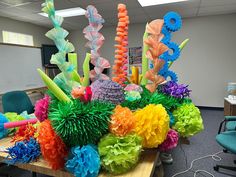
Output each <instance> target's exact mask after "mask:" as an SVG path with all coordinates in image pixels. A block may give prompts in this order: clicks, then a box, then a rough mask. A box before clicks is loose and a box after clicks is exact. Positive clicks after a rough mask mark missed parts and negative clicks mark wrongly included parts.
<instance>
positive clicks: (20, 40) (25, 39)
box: [2, 31, 34, 46]
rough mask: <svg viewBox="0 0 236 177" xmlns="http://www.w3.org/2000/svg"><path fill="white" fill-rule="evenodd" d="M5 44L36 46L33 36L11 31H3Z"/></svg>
mask: <svg viewBox="0 0 236 177" xmlns="http://www.w3.org/2000/svg"><path fill="white" fill-rule="evenodd" d="M2 37H3V42H4V43H10V44H20V45H28V46H34V41H33V36H32V35H28V34H22V33H14V32H10V31H2Z"/></svg>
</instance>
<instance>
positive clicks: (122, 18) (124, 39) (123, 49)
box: [112, 4, 129, 86]
mask: <svg viewBox="0 0 236 177" xmlns="http://www.w3.org/2000/svg"><path fill="white" fill-rule="evenodd" d="M128 25H129V16H128V11H127V9H126V5H124V4H118V26H117V28H116V37H115V41H116V42H117V44H116V45H115V48H116V50H115V63H114V65H113V74H114V77H113V78H112V80H113V81H114V82H117V83H119V84H120V85H122V86H125V83H124V82H125V81H126V76H127V63H128Z"/></svg>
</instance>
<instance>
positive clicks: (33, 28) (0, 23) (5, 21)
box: [0, 17, 52, 47]
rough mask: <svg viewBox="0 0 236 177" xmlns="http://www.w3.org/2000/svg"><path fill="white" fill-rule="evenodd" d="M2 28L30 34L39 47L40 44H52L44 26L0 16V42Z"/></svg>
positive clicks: (0, 39) (1, 40) (0, 40)
mask: <svg viewBox="0 0 236 177" xmlns="http://www.w3.org/2000/svg"><path fill="white" fill-rule="evenodd" d="M2 30H6V31H11V32H16V33H24V34H29V35H32V36H33V38H34V46H36V47H41V44H52V42H51V40H50V39H48V38H47V37H46V36H45V33H46V32H47V31H48V30H49V28H46V27H41V26H37V25H34V24H31V23H27V22H22V21H17V20H13V19H10V18H5V17H0V42H3V39H2Z"/></svg>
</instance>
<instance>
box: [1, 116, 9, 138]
mask: <svg viewBox="0 0 236 177" xmlns="http://www.w3.org/2000/svg"><path fill="white" fill-rule="evenodd" d="M7 122H8V119H7V118H6V117H5V116H4V115H3V114H2V113H0V139H2V138H4V137H5V136H7V133H8V131H7V129H5V128H4V126H3V125H4V123H7ZM1 124H2V126H1Z"/></svg>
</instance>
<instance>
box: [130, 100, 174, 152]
mask: <svg viewBox="0 0 236 177" xmlns="http://www.w3.org/2000/svg"><path fill="white" fill-rule="evenodd" d="M134 116H135V119H136V125H135V131H136V133H137V134H138V135H139V136H141V137H142V138H143V142H142V143H143V147H145V148H156V147H158V145H159V144H161V143H162V142H163V141H164V140H165V139H166V135H167V133H168V130H169V121H170V120H169V116H168V114H167V112H166V110H165V108H164V107H163V106H162V105H160V104H159V105H153V104H150V105H148V106H146V107H145V108H143V109H140V110H138V111H136V112H135V113H134Z"/></svg>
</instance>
